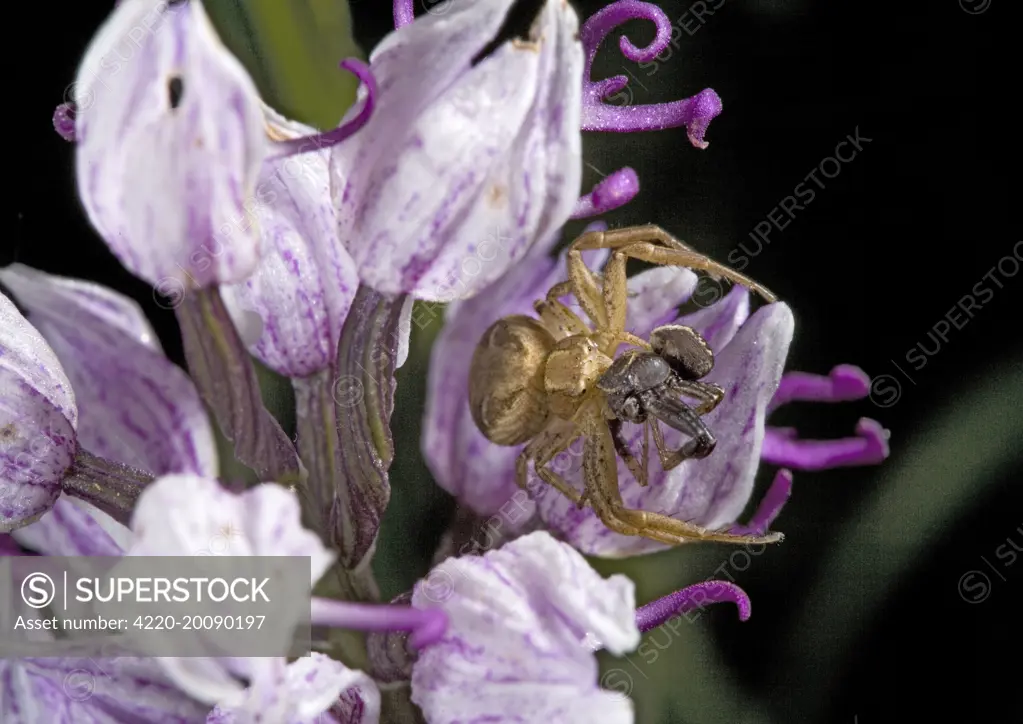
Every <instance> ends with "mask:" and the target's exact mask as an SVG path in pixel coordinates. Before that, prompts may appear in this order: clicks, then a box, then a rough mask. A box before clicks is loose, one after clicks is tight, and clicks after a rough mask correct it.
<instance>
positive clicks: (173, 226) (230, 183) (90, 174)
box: [74, 0, 267, 294]
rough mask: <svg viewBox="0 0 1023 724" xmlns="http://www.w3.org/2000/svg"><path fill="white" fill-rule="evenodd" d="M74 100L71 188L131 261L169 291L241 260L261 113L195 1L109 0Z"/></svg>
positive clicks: (246, 260) (261, 144) (249, 264)
mask: <svg viewBox="0 0 1023 724" xmlns="http://www.w3.org/2000/svg"><path fill="white" fill-rule="evenodd" d="M74 102H75V105H76V112H77V115H76V119H75V133H76V137H77V146H76V153H77V158H76V168H77V175H78V190H79V194H80V195H81V198H82V202H83V204H84V206H85V209H86V211H87V213H88V215H89V219H90V220H91V221H92V223H93V224H94V225H95V227H96V228H97V229H98V230H99V232H100V235H101V236H102V237H103V238H104V239H105V240H106V242H107V244H108V245H109V246H110V248H111V250H112V251H113V252H114V253H115V254H116V255H117V256H118V258H119V259H120V260H121V261H122V263H123V264H124V265H125V266H126V267H127V268H128V269H129V270H130V271H131V272H132V273H134V274H136V275H137V276H139V277H141V278H143V279H145V280H146V281H148V282H150V283H151V284H154V285H155V286H156V287H157V289H158V290H159V291H161V292H162V293H167V294H174V293H180V292H181V291H182V290H183V289H188V288H196V287H202V286H207V285H210V284H213V283H217V282H239V281H242V280H243V279H245V278H246V277H247V276H248V275H249V274H250V273H251V272H252V271H253V269H254V268H255V266H256V263H257V261H258V251H259V239H258V236H257V234H256V233H255V229H254V226H253V224H252V220H251V219H249V218H248V207H249V206H250V205H251V203H252V193H253V190H254V188H255V182H256V177H257V174H258V173H259V169H260V164H261V163H262V160H263V156H264V154H265V151H266V144H267V141H266V137H265V131H264V127H263V114H262V109H261V104H260V101H259V97H258V94H257V91H256V88H255V86H254V85H253V83H252V80H251V79H250V78H249V76H248V75H247V74H246V72H245V70H244V68H243V67H242V66H241V64H240V63H239V62H238V61H237V60H236V59H235V58H234V57H233V56H232V55H231V54H230V53H229V52H228V51H227V50H226V49H225V48H224V47H223V46H222V45H221V43H220V41H219V39H218V38H217V36H216V33H215V31H214V30H213V27H212V25H211V24H210V22H209V19H208V18H207V17H206V13H205V11H204V10H203V7H202V4H201V3H199V2H187V3H173V4H172V3H168V2H165V0H133V1H132V2H125V3H120V4H119V5H118V6H117V7H116V8H115V9H114V12H113V14H112V15H111V16H110V18H109V19H108V20H107V22H106V24H105V25H104V26H103V27H102V28H101V29H100V31H99V33H98V34H97V35H96V37H95V38H94V39H93V41H92V44H91V45H90V46H89V49H88V50H87V51H86V54H85V57H84V59H83V61H82V64H81V67H80V68H79V71H78V75H77V78H76V80H75V97H74ZM140 159H144V161H145V162H144V163H140Z"/></svg>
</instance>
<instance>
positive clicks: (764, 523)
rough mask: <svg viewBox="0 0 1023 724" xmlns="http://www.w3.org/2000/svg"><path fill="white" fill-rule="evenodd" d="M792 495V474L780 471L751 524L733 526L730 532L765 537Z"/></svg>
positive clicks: (750, 520)
mask: <svg viewBox="0 0 1023 724" xmlns="http://www.w3.org/2000/svg"><path fill="white" fill-rule="evenodd" d="M791 495H792V473H791V472H790V471H788V470H784V469H782V470H779V471H778V473H777V474H776V475H775V476H774V480H773V481H772V482H771V487H770V488H768V489H767V494H766V495H764V498H763V500H761V501H760V505H758V506H757V512H755V513H754V514H753V517H752V518H750V519H749V523H747V524H746V525H733V526H732V527H731V528H730V529H729V531H728V532H729V533H732V534H734V535H764V534H765V533H766V532H767V531H768V530H770V528H771V524H772V523H773V522H774V520H775V518H777V517H778V514H779V513H781V509H782V508H784V507H785V504H786V503H787V502H789V497H790V496H791Z"/></svg>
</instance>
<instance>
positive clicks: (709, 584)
mask: <svg viewBox="0 0 1023 724" xmlns="http://www.w3.org/2000/svg"><path fill="white" fill-rule="evenodd" d="M727 602H731V603H734V604H735V605H736V606H738V608H739V620H740V621H746V620H748V619H749V617H750V613H751V610H752V605H751V604H750V600H749V596H747V595H746V592H745V591H743V590H742V589H741V588H739V587H738V586H737V585H735V584H734V583H728V582H727V581H704V582H702V583H697V584H696V585H693V586H689V587H687V588H683V589H682V590H680V591H676V592H675V593H672V594H670V595H668V596H664V597H663V598H659V599H657V600H656V601H652V602H650V603H648V604H646V605H645V606H640V607H639V608H638V609H636V626H638V627H639V630H640V631H641V632H643V633H646V632H647V631H650V630H651V629H654V628H657V627H658V626H661V625H662V624H664V622H666V621H668V620H669V619H672V618H674V617H676V616H683V615H685V614H687V613H692V612H693V611H696V610H699V609H703V608H704V607H706V606H707V605H708V604H712V603H727Z"/></svg>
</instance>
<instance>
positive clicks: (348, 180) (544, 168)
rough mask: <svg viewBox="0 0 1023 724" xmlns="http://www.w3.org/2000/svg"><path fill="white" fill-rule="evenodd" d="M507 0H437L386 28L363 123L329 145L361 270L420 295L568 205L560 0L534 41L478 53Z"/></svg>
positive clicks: (488, 270)
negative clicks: (433, 9)
mask: <svg viewBox="0 0 1023 724" xmlns="http://www.w3.org/2000/svg"><path fill="white" fill-rule="evenodd" d="M511 5H512V2H511V0H488V1H486V2H465V1H464V0H456V1H455V2H452V3H450V4H449V5H446V6H445V8H446V10H447V12H445V13H443V14H441V13H436V14H427V15H424V16H423V17H421V18H419V19H418V20H417V21H416V22H414V23H411V24H409V25H407V26H404V27H402V28H400V29H399V30H397V31H395V32H393V33H392V34H391V35H389V36H388V37H387V38H385V39H384V40H383V41H382V42H381V43H380V45H379V46H378V47H377V49H376V50H375V51H374V53H373V56H372V58H371V65H372V70H373V73H374V75H375V76H376V78H377V82H378V85H379V90H380V97H379V103H378V105H377V107H376V111H375V113H374V115H373V117H372V118H371V119H370V120H369V122H368V123H367V124H366V126H365V127H364V128H363V129H362V130H360V131H359V133H358V134H356V135H355V136H353V137H352V138H351V139H350V140H349V141H348V142H346V143H345V144H342V145H341V146H338V147H337V148H335V149H334V150H333V151H332V158H331V169H332V174H333V178H332V188H333V190H334V195H335V202H336V205H337V207H338V208H339V215H340V216H339V222H340V235H341V238H342V240H343V241H344V243H345V244H346V245H347V246H348V249H349V251H350V252H351V254H352V257H353V259H354V260H355V263H356V266H357V267H358V269H359V275H360V277H361V279H362V280H363V281H364V282H366V283H367V284H368V285H369V286H371V287H373V288H375V289H377V290H379V291H382V292H385V293H399V292H409V293H412V294H414V295H415V296H416V297H418V298H421V299H428V300H434V301H450V300H453V299H464V298H467V297H471V296H473V295H474V294H476V293H477V292H479V291H480V290H481V289H482V288H484V287H485V286H486V285H488V284H490V283H491V282H493V281H495V280H496V279H497V278H498V277H500V276H501V275H502V274H503V273H504V271H505V270H506V269H507V268H508V267H509V265H511V264H512V263H513V262H514V261H516V260H518V259H520V258H521V257H522V256H523V255H524V254H525V252H526V251H527V250H528V249H529V248H530V247H531V246H533V244H534V243H536V242H537V241H539V240H542V239H546V238H547V237H548V236H549V235H550V234H551V233H553V231H554V230H555V229H557V228H559V227H560V226H561V225H562V224H563V223H564V221H565V220H566V219H567V218H568V217H569V215H570V214H571V213H572V209H573V207H574V205H575V203H576V200H577V197H578V194H579V183H580V178H581V164H580V157H581V134H580V132H579V115H578V114H579V103H580V100H579V99H580V93H581V88H580V83H579V79H580V76H581V73H582V48H581V45H580V44H579V42H578V41H577V40H576V39H575V32H576V29H577V25H578V23H577V19H576V17H575V14H574V11H573V10H572V9H571V8H570V7H569V5H568V4H567V3H563V2H558V1H555V0H551V1H550V2H548V3H546V4H545V5H544V8H543V9H542V11H541V13H540V16H539V17H538V18H537V21H536V24H535V26H534V30H533V37H534V38H536V40H535V41H531V42H521V41H515V42H512V41H509V42H506V43H505V44H504V45H502V46H501V47H499V48H498V49H496V50H495V51H494V52H492V53H491V54H490V55H488V56H487V57H485V58H483V59H482V60H480V61H479V62H478V63H476V64H475V65H473V64H472V61H473V59H474V57H475V56H476V55H477V54H478V53H479V52H480V51H481V50H483V48H484V46H485V45H486V43H487V40H488V39H489V38H491V37H494V36H495V35H496V33H497V31H498V29H499V28H500V27H501V24H502V22H503V21H504V18H505V15H506V14H507V12H508V9H509V8H510V6H511Z"/></svg>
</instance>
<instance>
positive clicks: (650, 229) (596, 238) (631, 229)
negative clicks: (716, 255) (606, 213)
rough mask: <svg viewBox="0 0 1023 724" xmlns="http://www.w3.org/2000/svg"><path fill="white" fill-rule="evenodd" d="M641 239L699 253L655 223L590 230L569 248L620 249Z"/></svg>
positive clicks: (580, 249)
mask: <svg viewBox="0 0 1023 724" xmlns="http://www.w3.org/2000/svg"><path fill="white" fill-rule="evenodd" d="M641 241H656V242H659V243H660V244H663V245H664V246H666V247H667V248H669V249H677V250H678V251H688V252H692V253H694V254H698V253H699V252H698V251H696V249H694V248H693V247H691V246H688V245H686V244H683V243H682V242H681V241H679V240H678V239H676V238H675V237H674V236H672V235H671V234H669V233H668V232H667V231H665V230H664V229H662V228H661V227H660V226H657V225H656V224H644V225H643V226H627V227H625V228H623V229H610V230H608V231H590V232H587V233H585V234H583V235H581V236H580V237H579V238H577V239H576V240H575V241H573V242H572V245H571V246H570V247H569V248H570V249H573V250H578V251H586V250H587V249H620V248H622V247H623V246H630V245H632V244H635V243H637V242H641Z"/></svg>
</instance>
